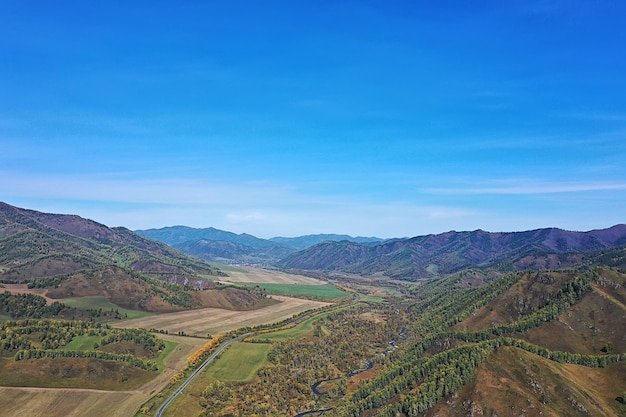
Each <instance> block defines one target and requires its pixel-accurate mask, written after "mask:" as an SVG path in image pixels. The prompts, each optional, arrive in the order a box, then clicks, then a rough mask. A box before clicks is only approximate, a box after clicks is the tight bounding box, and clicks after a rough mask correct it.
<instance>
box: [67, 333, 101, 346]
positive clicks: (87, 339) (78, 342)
mask: <svg viewBox="0 0 626 417" xmlns="http://www.w3.org/2000/svg"><path fill="white" fill-rule="evenodd" d="M100 339H102V336H100V335H95V336H89V335H87V334H84V335H81V336H76V337H74V338H73V339H72V341H71V342H70V343H68V344H67V345H65V346H63V347H62V348H60V349H61V350H93V345H94V343H98V344H100Z"/></svg>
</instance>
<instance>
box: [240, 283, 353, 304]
mask: <svg viewBox="0 0 626 417" xmlns="http://www.w3.org/2000/svg"><path fill="white" fill-rule="evenodd" d="M235 285H241V286H244V287H253V286H259V287H261V288H263V289H265V291H267V292H268V293H269V294H275V295H284V296H288V297H307V298H316V299H321V300H333V299H337V298H344V297H348V296H349V295H350V294H348V293H347V292H345V291H342V290H340V289H339V288H337V287H336V286H334V285H331V284H324V285H308V284H276V283H245V282H241V283H237V284H235Z"/></svg>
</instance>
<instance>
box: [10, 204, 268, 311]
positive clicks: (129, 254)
mask: <svg viewBox="0 0 626 417" xmlns="http://www.w3.org/2000/svg"><path fill="white" fill-rule="evenodd" d="M203 275H204V276H205V275H214V276H225V275H226V274H224V273H223V272H221V271H220V270H219V269H216V268H214V267H212V266H211V265H210V264H208V263H207V262H205V261H203V260H201V259H197V258H193V257H191V256H188V255H186V254H184V253H182V252H180V251H178V250H176V249H173V248H171V247H170V246H168V245H166V244H164V243H161V242H157V241H153V240H150V239H147V238H144V237H142V236H139V235H137V234H136V233H133V232H132V231H130V230H128V229H125V228H120V227H116V228H109V227H107V226H105V225H103V224H100V223H97V222H94V221H92V220H89V219H84V218H81V217H79V216H75V215H65V214H49V213H41V212H38V211H34V210H27V209H22V208H18V207H14V206H11V205H8V204H5V203H1V202H0V280H2V281H4V282H26V283H28V285H29V286H31V287H37V288H43V289H47V292H46V295H47V296H48V297H49V298H53V299H64V298H71V297H84V296H104V297H106V298H107V299H109V300H110V301H112V302H113V303H114V304H116V305H118V306H120V307H125V308H130V309H138V310H144V311H155V312H163V311H177V310H181V309H188V308H200V307H222V306H227V308H232V309H235V310H237V309H244V310H247V309H251V308H255V307H258V306H261V305H266V304H267V303H268V300H265V299H262V297H259V296H257V295H255V294H253V293H252V292H250V291H248V290H245V289H227V290H222V289H217V288H216V284H215V283H214V282H212V281H210V280H207V279H205V278H204V277H203ZM176 284H181V285H182V286H181V285H176ZM191 288H194V289H204V290H205V291H193V290H191ZM214 288H215V289H214Z"/></svg>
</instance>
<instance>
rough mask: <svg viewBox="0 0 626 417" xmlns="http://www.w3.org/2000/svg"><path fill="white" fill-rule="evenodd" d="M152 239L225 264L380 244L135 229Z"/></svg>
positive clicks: (183, 229) (330, 237) (194, 230)
mask: <svg viewBox="0 0 626 417" xmlns="http://www.w3.org/2000/svg"><path fill="white" fill-rule="evenodd" d="M135 233H137V234H139V235H141V236H144V237H147V238H149V239H155V240H159V241H161V242H164V243H167V244H168V245H171V246H172V247H174V248H176V249H179V250H181V251H183V252H185V253H187V254H189V255H193V256H197V257H199V258H202V259H206V260H209V261H215V262H224V263H246V264H263V265H271V264H273V263H275V262H277V261H279V260H281V259H283V258H285V257H286V256H287V255H289V254H291V253H294V252H296V251H298V250H302V249H306V248H308V247H310V246H313V245H315V244H318V243H320V242H325V241H343V240H346V241H351V242H357V243H362V244H369V243H378V242H382V241H383V239H380V238H376V237H360V236H358V237H352V236H348V235H338V234H315V235H305V236H298V237H273V238H271V239H261V238H258V237H255V236H252V235H250V234H247V233H241V234H236V233H232V232H227V231H224V230H219V229H215V228H213V227H208V228H193V227H187V226H171V227H163V228H160V229H147V230H135Z"/></svg>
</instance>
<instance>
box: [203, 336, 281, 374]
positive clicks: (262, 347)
mask: <svg viewBox="0 0 626 417" xmlns="http://www.w3.org/2000/svg"><path fill="white" fill-rule="evenodd" d="M270 347H271V345H270V344H268V343H246V342H237V343H233V344H232V345H231V346H229V347H228V349H226V351H225V352H224V353H223V354H222V355H221V358H220V360H218V361H215V362H214V363H213V364H212V365H211V366H210V367H209V368H208V369H207V370H206V371H205V376H206V377H208V378H211V379H216V380H219V381H228V382H245V381H248V380H250V379H251V378H252V377H254V375H255V374H256V371H257V370H258V369H259V368H260V367H261V366H262V365H263V364H264V363H265V361H266V360H267V352H268V351H269V350H270Z"/></svg>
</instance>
